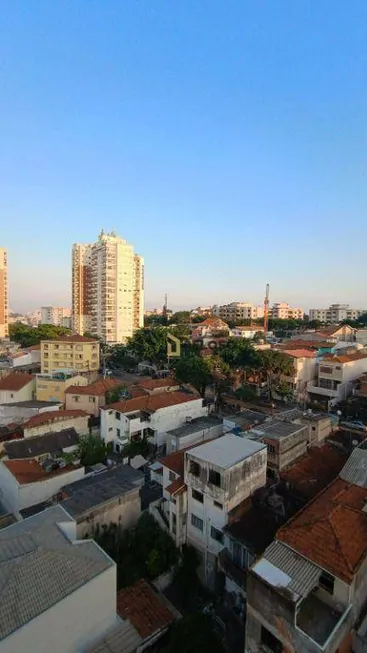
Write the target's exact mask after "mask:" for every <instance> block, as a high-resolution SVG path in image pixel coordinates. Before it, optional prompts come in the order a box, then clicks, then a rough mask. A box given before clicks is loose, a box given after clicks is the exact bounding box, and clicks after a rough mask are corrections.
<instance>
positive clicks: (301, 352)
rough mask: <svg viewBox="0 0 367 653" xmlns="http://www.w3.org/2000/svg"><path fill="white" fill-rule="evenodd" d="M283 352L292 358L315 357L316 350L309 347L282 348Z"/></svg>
mask: <svg viewBox="0 0 367 653" xmlns="http://www.w3.org/2000/svg"><path fill="white" fill-rule="evenodd" d="M282 352H283V354H288V356H292V357H293V358H315V356H316V352H315V351H310V350H309V349H282Z"/></svg>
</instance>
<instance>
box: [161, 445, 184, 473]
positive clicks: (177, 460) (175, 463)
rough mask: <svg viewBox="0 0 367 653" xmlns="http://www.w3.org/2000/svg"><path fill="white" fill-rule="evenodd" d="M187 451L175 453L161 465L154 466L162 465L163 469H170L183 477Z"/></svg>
mask: <svg viewBox="0 0 367 653" xmlns="http://www.w3.org/2000/svg"><path fill="white" fill-rule="evenodd" d="M185 451H187V449H181V450H180V451H174V452H173V453H170V454H169V455H168V456H166V457H165V458H162V459H161V460H160V461H159V463H154V464H156V465H158V464H161V465H162V466H163V467H168V469H170V470H171V471H172V472H176V474H180V476H183V475H184V471H185Z"/></svg>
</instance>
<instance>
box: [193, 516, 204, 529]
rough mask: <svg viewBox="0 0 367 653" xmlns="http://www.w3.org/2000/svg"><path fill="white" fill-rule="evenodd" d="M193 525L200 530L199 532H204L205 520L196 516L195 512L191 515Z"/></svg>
mask: <svg viewBox="0 0 367 653" xmlns="http://www.w3.org/2000/svg"><path fill="white" fill-rule="evenodd" d="M191 523H192V525H193V526H194V527H195V528H198V529H199V531H203V530H204V522H203V520H202V519H200V517H197V516H196V515H194V513H193V512H192V513H191Z"/></svg>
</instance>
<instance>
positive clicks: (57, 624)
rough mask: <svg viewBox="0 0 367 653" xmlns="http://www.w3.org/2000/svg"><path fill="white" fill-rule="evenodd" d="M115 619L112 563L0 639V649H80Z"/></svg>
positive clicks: (62, 652) (58, 652) (66, 652)
mask: <svg viewBox="0 0 367 653" xmlns="http://www.w3.org/2000/svg"><path fill="white" fill-rule="evenodd" d="M77 546H79V545H77ZM80 546H82V544H81V545H80ZM116 620H117V616H116V566H115V565H114V566H112V567H110V568H108V569H106V570H105V571H104V572H102V573H101V574H99V575H98V576H96V577H95V578H93V579H92V580H91V581H89V582H88V583H86V584H85V585H83V586H82V587H80V588H79V589H77V590H76V591H75V592H73V593H72V594H70V595H69V596H67V597H66V598H65V599H63V600H62V601H59V603H57V604H56V605H54V606H53V607H52V608H50V609H49V610H47V611H46V612H43V613H42V614H40V615H39V616H38V617H36V618H35V619H32V621H30V622H29V623H27V624H26V625H24V626H23V627H22V628H20V629H18V630H16V631H15V632H14V633H13V634H11V635H9V636H8V637H7V638H6V639H4V640H2V642H1V653H21V652H22V651H29V652H30V653H31V652H32V653H33V652H35V651H37V653H50V651H52V653H77V652H79V651H84V650H85V649H86V648H87V646H90V645H91V644H92V643H93V642H94V641H95V640H96V639H97V638H98V639H99V638H100V637H102V636H103V635H104V633H105V632H106V631H107V630H108V629H109V628H111V627H112V626H113V625H114V624H115V623H116Z"/></svg>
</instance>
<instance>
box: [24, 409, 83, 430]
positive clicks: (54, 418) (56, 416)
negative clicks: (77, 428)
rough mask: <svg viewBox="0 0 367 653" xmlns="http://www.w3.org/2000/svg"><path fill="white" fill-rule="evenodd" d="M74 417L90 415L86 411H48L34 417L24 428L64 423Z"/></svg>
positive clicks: (25, 423)
mask: <svg viewBox="0 0 367 653" xmlns="http://www.w3.org/2000/svg"><path fill="white" fill-rule="evenodd" d="M73 417H88V418H89V415H88V413H85V412H84V410H47V411H45V412H44V413H39V415H33V417H30V418H29V419H28V420H27V421H26V422H24V424H23V428H26V429H31V428H33V427H34V426H40V425H41V424H48V423H50V422H62V421H63V420H64V419H72V418H73Z"/></svg>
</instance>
